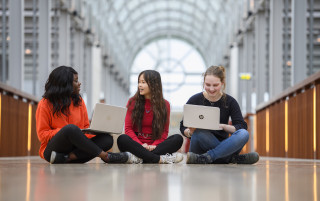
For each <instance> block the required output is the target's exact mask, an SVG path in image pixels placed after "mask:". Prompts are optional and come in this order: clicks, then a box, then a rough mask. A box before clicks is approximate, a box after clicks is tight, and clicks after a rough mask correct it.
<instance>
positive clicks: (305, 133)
mask: <svg viewBox="0 0 320 201" xmlns="http://www.w3.org/2000/svg"><path fill="white" fill-rule="evenodd" d="M300 99H301V100H300ZM299 100H300V101H299V102H301V105H302V107H299V109H300V110H301V113H302V114H303V115H302V116H300V119H301V121H302V122H303V123H302V125H301V124H300V125H301V128H300V133H299V134H300V136H301V139H302V143H300V146H301V150H302V151H301V153H302V154H301V155H300V156H301V158H307V159H313V158H314V154H313V89H311V88H309V89H306V91H305V92H304V93H302V94H299Z"/></svg>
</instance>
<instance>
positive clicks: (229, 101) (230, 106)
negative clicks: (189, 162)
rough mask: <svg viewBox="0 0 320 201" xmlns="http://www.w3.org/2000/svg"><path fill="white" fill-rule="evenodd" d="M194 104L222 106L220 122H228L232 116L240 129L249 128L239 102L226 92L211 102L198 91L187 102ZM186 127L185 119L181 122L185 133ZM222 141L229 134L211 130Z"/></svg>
mask: <svg viewBox="0 0 320 201" xmlns="http://www.w3.org/2000/svg"><path fill="white" fill-rule="evenodd" d="M187 104H192V105H204V106H212V107H219V108H220V123H221V124H228V122H229V118H230V117H231V121H232V125H233V126H234V127H235V128H236V130H238V129H241V128H242V129H247V123H246V122H245V121H244V120H243V117H242V114H241V110H240V107H239V104H238V102H237V101H236V100H235V99H234V98H233V97H232V96H229V95H228V94H226V96H225V98H223V97H222V98H220V100H218V101H217V102H210V101H209V100H208V99H206V98H205V97H204V96H203V93H202V92H200V93H197V94H195V95H193V96H192V97H191V98H190V99H189V100H188V102H187ZM185 129H186V127H184V126H183V120H182V121H181V122H180V131H181V133H182V134H183V135H184V130H185ZM210 132H211V133H212V134H214V135H215V136H216V137H217V138H218V139H219V140H220V141H221V140H224V139H226V138H228V136H229V134H228V133H227V132H226V131H224V130H211V131H210Z"/></svg>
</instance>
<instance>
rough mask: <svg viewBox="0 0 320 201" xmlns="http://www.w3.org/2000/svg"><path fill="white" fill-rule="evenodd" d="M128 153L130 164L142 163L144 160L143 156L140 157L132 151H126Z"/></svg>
mask: <svg viewBox="0 0 320 201" xmlns="http://www.w3.org/2000/svg"><path fill="white" fill-rule="evenodd" d="M126 153H127V154H128V160H127V163H130V164H141V163H142V162H143V160H142V159H141V158H138V157H137V156H135V155H133V154H132V153H130V152H126Z"/></svg>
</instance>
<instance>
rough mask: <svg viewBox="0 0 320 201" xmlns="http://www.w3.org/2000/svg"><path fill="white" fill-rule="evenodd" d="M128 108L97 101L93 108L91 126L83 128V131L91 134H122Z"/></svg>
mask: <svg viewBox="0 0 320 201" xmlns="http://www.w3.org/2000/svg"><path fill="white" fill-rule="evenodd" d="M126 113H127V108H124V107H118V106H113V105H106V104H102V103H97V104H96V105H95V107H94V110H93V115H92V119H91V124H90V127H89V128H86V129H82V132H87V133H91V134H106V133H112V134H121V133H122V131H123V126H124V120H125V117H126Z"/></svg>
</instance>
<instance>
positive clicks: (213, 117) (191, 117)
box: [183, 104, 222, 130]
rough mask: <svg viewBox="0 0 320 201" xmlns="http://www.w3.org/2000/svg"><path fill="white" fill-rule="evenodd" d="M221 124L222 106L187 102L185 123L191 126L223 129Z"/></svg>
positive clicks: (184, 116)
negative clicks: (220, 126)
mask: <svg viewBox="0 0 320 201" xmlns="http://www.w3.org/2000/svg"><path fill="white" fill-rule="evenodd" d="M219 124H220V108H218V107H209V106H203V105H190V104H185V105H184V107H183V125H184V126H185V127H191V128H201V129H208V130H222V129H221V128H219Z"/></svg>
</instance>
